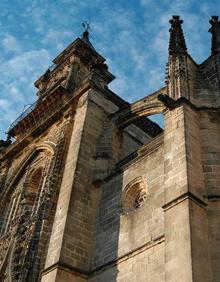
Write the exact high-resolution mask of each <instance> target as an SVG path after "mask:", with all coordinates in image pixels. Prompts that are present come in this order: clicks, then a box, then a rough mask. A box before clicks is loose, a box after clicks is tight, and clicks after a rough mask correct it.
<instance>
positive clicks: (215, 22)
mask: <svg viewBox="0 0 220 282" xmlns="http://www.w3.org/2000/svg"><path fill="white" fill-rule="evenodd" d="M209 22H210V24H211V25H212V26H211V28H210V29H209V32H210V33H211V34H212V55H216V54H218V53H220V21H219V19H218V16H212V18H211V20H210V21H209Z"/></svg>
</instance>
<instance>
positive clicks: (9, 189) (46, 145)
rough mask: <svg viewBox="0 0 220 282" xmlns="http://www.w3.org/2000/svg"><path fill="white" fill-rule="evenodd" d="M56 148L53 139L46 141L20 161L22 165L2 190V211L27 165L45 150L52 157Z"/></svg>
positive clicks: (0, 199) (0, 208)
mask: <svg viewBox="0 0 220 282" xmlns="http://www.w3.org/2000/svg"><path fill="white" fill-rule="evenodd" d="M55 148H56V144H55V143H53V142H51V141H44V142H41V143H39V144H38V145H36V146H35V147H34V148H33V149H32V150H31V152H30V153H29V154H28V156H26V157H24V159H23V160H22V161H21V162H20V164H22V165H20V164H19V165H18V166H17V168H15V172H14V173H13V176H12V178H10V179H8V180H7V182H6V189H4V191H2V193H1V195H0V213H1V212H2V210H3V208H4V203H5V202H6V199H7V198H8V197H9V195H10V193H11V192H12V188H13V186H14V184H15V183H16V181H17V180H18V179H20V177H21V176H22V174H23V173H24V171H25V169H26V168H27V166H28V165H29V164H30V163H31V162H32V161H33V160H34V159H35V158H36V156H37V155H38V154H39V152H43V151H45V152H47V153H49V154H51V157H52V156H53V154H54V152H55ZM3 192H4V193H3Z"/></svg>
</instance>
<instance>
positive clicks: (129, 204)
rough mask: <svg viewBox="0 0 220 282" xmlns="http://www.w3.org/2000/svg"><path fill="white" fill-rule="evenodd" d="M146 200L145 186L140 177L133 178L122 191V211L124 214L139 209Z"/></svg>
mask: <svg viewBox="0 0 220 282" xmlns="http://www.w3.org/2000/svg"><path fill="white" fill-rule="evenodd" d="M146 198H147V184H146V182H145V180H144V179H143V178H142V177H138V178H135V179H134V180H133V181H131V182H130V183H129V184H128V185H127V186H126V187H125V189H124V192H123V195H122V210H123V212H124V213H129V212H131V211H134V210H137V209H138V208H140V207H141V206H142V205H143V203H144V202H145V201H146Z"/></svg>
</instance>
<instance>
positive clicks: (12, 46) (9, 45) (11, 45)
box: [2, 33, 22, 54]
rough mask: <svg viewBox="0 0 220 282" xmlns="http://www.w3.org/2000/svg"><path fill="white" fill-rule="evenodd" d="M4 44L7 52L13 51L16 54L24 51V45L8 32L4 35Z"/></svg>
mask: <svg viewBox="0 0 220 282" xmlns="http://www.w3.org/2000/svg"><path fill="white" fill-rule="evenodd" d="M2 46H3V48H4V49H5V51H6V52H13V53H15V54H19V53H20V52H21V51H22V47H21V45H20V43H19V42H18V41H17V39H16V38H15V37H14V36H12V35H11V34H8V33H6V34H5V35H4V36H3V39H2Z"/></svg>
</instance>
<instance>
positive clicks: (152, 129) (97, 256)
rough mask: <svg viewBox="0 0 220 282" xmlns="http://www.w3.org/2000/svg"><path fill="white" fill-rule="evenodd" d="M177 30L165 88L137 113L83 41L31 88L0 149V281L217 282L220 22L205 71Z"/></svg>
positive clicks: (139, 104)
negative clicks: (158, 120) (30, 99)
mask: <svg viewBox="0 0 220 282" xmlns="http://www.w3.org/2000/svg"><path fill="white" fill-rule="evenodd" d="M170 24H171V27H170V42H169V48H168V64H167V69H166V85H164V87H162V88H161V89H158V90H157V91H155V92H154V93H152V94H151V95H148V96H146V97H144V98H142V99H140V100H138V101H136V102H134V103H132V104H129V103H127V102H125V101H124V100H122V99H121V98H120V97H118V96H117V95H116V94H115V93H113V92H112V91H111V90H110V89H109V87H108V84H109V83H110V82H111V81H112V80H113V79H114V75H113V74H111V73H110V72H109V71H108V66H107V65H106V63H105V59H104V58H103V57H102V56H101V55H100V54H99V53H98V52H97V51H96V50H95V48H94V47H93V45H92V44H91V42H90V40H89V32H88V30H87V29H86V30H85V32H84V33H83V35H82V37H81V38H77V39H76V40H75V41H74V42H72V43H71V44H70V45H69V46H68V47H67V48H66V49H65V50H64V51H63V52H61V53H60V54H59V55H58V56H57V57H56V58H55V59H54V61H53V63H54V65H53V67H52V68H50V69H48V70H47V71H46V72H45V73H44V74H43V75H42V76H41V77H40V78H39V79H38V80H37V81H36V82H35V86H36V87H37V88H38V91H37V96H38V99H37V100H36V102H35V103H34V104H33V105H32V106H31V107H30V108H29V109H27V110H26V112H24V113H22V115H21V116H20V117H18V119H17V120H16V121H15V122H14V123H13V124H12V125H11V126H10V128H9V130H8V136H9V138H8V139H7V140H6V141H4V140H1V141H0V281H44V282H49V281H50V282H53V281H56V282H61V281H62V282H68V281H74V282H86V281H88V282H101V281H106V282H116V281H137V282H146V281H154V282H161V281H166V282H174V281H175V282H176V281H181V282H190V281H191V282H197V281H198V282H210V281H213V282H217V281H220V271H219V267H220V251H219V250H220V243H219V242H220V232H219V225H220V201H219V200H220V188H219V186H220V119H219V111H220V36H219V35H220V22H219V19H218V17H217V16H213V17H212V18H211V20H210V24H211V28H210V30H209V31H210V33H211V36H212V40H211V54H210V56H209V57H208V58H207V59H206V60H205V61H204V62H203V63H202V64H197V63H196V62H195V61H194V60H193V58H192V57H191V56H190V55H189V53H188V50H187V46H186V42H185V39H184V34H183V30H182V24H183V21H182V20H181V19H180V17H179V16H173V17H172V19H171V20H170ZM159 113H160V114H162V115H163V117H164V124H165V126H164V129H162V128H160V126H158V125H157V124H155V123H154V122H152V121H151V120H150V119H148V118H147V117H148V116H150V115H153V114H159ZM12 137H13V139H12ZM11 139H12V140H13V141H12V140H11Z"/></svg>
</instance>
